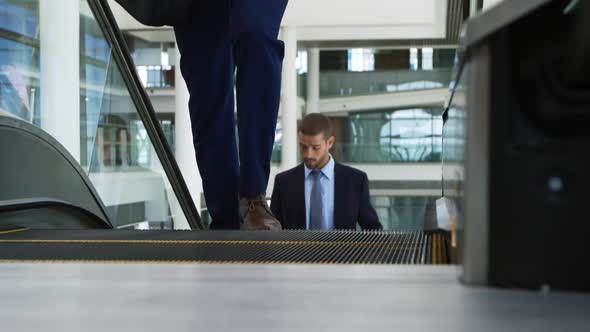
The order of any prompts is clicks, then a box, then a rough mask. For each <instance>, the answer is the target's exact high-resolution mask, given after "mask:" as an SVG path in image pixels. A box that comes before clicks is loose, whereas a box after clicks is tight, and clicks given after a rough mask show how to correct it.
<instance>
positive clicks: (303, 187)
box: [270, 113, 383, 230]
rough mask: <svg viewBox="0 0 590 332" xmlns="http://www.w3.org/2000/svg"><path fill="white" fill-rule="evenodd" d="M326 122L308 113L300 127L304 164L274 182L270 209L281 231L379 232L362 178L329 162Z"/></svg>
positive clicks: (330, 138) (331, 138)
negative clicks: (342, 230)
mask: <svg viewBox="0 0 590 332" xmlns="http://www.w3.org/2000/svg"><path fill="white" fill-rule="evenodd" d="M334 140H335V138H334V136H333V134H332V126H331V123H330V119H328V118H327V117H326V116H323V115H321V114H317V113H313V114H309V115H307V116H305V117H304V118H303V120H302V121H301V125H300V127H299V148H300V150H301V156H302V157H303V163H302V164H301V165H299V166H297V167H295V168H292V169H290V170H288V171H285V172H283V173H280V174H278V175H277V176H276V178H275V184H274V190H273V193H272V199H271V205H270V208H271V210H272V212H273V213H274V215H275V216H276V217H277V219H279V220H280V221H281V223H282V225H283V228H284V229H310V230H332V229H356V225H357V222H358V224H359V225H360V226H361V228H362V229H382V228H383V227H382V226H381V223H379V218H378V216H377V213H376V212H375V209H374V208H373V206H372V205H371V201H370V197H369V179H368V178H367V174H366V173H364V172H362V171H360V170H357V169H355V168H352V167H349V166H345V165H342V164H340V163H338V162H336V161H335V160H334V158H333V157H332V155H331V154H330V149H331V148H332V145H333V144H334Z"/></svg>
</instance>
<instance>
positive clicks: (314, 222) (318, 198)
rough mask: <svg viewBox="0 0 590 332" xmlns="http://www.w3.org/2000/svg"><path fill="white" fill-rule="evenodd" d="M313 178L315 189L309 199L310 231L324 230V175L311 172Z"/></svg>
mask: <svg viewBox="0 0 590 332" xmlns="http://www.w3.org/2000/svg"><path fill="white" fill-rule="evenodd" d="M311 176H312V177H313V187H312V188H311V196H310V198H309V229H324V215H323V213H322V207H323V202H322V184H321V183H320V179H321V178H322V173H321V172H320V171H319V170H317V169H314V170H313V171H311Z"/></svg>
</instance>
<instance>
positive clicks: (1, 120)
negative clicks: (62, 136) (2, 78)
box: [0, 116, 113, 228]
mask: <svg viewBox="0 0 590 332" xmlns="http://www.w3.org/2000/svg"><path fill="white" fill-rule="evenodd" d="M0 127H7V128H11V129H13V130H18V131H20V132H24V133H26V134H28V135H32V136H35V137H36V138H37V139H38V140H40V141H42V142H45V143H46V144H47V145H48V146H50V147H51V148H52V149H53V150H55V151H56V152H57V153H59V154H60V155H61V156H62V158H63V159H64V160H66V161H67V162H68V164H69V165H70V166H71V167H72V168H73V169H74V170H75V171H76V172H77V173H78V175H79V176H80V179H82V181H84V184H86V187H87V189H88V190H89V191H90V193H91V194H92V197H93V198H94V200H95V203H96V204H97V205H98V207H99V208H100V211H101V212H102V214H103V215H104V218H103V217H100V219H101V220H102V221H103V222H105V223H106V224H107V225H108V226H109V228H113V223H112V222H111V221H110V219H109V215H108V213H107V211H106V208H105V205H104V203H103V202H102V200H101V198H100V196H99V195H98V192H97V191H96V189H95V188H94V186H93V185H92V183H91V182H90V179H89V178H88V176H87V175H86V173H85V172H84V170H83V169H82V167H81V166H80V164H79V163H78V162H77V161H76V160H75V159H74V157H72V155H71V154H70V153H69V152H68V151H67V150H66V148H65V147H64V146H63V145H62V144H61V143H60V142H59V141H58V140H56V139H55V138H54V137H53V136H51V135H49V134H48V133H46V132H45V131H43V130H41V129H39V128H38V127H36V126H34V125H32V124H30V123H28V122H26V121H23V120H21V119H20V118H16V117H11V116H0ZM72 205H73V204H72Z"/></svg>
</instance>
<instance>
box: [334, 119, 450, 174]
mask: <svg viewBox="0 0 590 332" xmlns="http://www.w3.org/2000/svg"><path fill="white" fill-rule="evenodd" d="M442 111H443V109H442V108H412V109H395V110H384V111H376V112H362V113H356V114H351V115H350V116H348V118H347V119H346V121H345V122H344V124H343V126H345V128H343V130H342V131H343V135H341V136H340V137H337V138H336V139H337V143H336V146H337V149H338V152H339V153H340V159H341V160H342V161H344V162H353V163H414V162H440V161H441V151H442V117H441V115H442Z"/></svg>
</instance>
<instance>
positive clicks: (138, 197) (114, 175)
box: [0, 0, 453, 264]
mask: <svg viewBox="0 0 590 332" xmlns="http://www.w3.org/2000/svg"><path fill="white" fill-rule="evenodd" d="M9 3H10V5H7V6H12V7H9V8H13V10H14V15H15V16H16V17H17V19H18V17H19V16H18V15H21V16H23V17H21V18H23V21H27V22H31V21H34V22H36V21H35V19H36V20H37V21H39V22H40V23H39V28H38V29H37V30H35V29H33V30H30V29H24V28H23V29H22V30H18V31H16V32H15V31H8V30H7V29H5V28H4V27H2V28H0V43H1V42H3V39H4V40H7V41H4V43H5V44H8V45H10V44H9V43H15V42H16V43H18V42H20V43H25V46H23V48H24V49H25V50H26V52H27V53H26V54H27V57H26V58H25V57H21V58H15V57H14V56H12V57H11V56H10V55H9V56H3V57H0V61H2V62H3V63H2V65H3V66H2V67H3V68H4V70H3V71H2V72H1V75H0V77H1V78H2V80H0V82H3V83H2V85H0V87H1V90H0V108H1V109H2V113H0V142H2V144H1V145H0V156H2V160H3V162H2V163H0V260H2V261H5V262H7V261H56V260H57V261H119V262H128V261H134V262H138V261H156V262H202V263H210V262H221V263H326V264H449V263H450V262H451V261H452V257H453V255H452V247H451V245H450V241H449V234H448V232H446V231H439V230H428V231H380V232H362V231H358V232H352V231H333V232H306V231H283V232H276V233H273V232H241V231H215V232H214V231H205V230H206V225H204V224H203V222H202V221H201V219H200V217H199V214H198V212H197V208H196V206H195V205H194V203H193V200H192V199H191V196H190V193H189V191H188V189H187V186H186V184H185V182H184V180H183V178H182V176H181V173H180V171H179V168H178V165H177V164H176V162H175V159H174V156H173V153H172V151H171V148H170V146H169V145H168V144H167V142H166V139H165V135H164V133H163V131H162V128H161V127H160V125H159V122H158V119H157V116H156V113H155V111H154V109H153V107H152V105H151V103H150V100H149V98H148V96H147V94H146V92H145V90H144V89H143V87H142V85H141V83H140V79H139V77H138V75H137V73H136V71H135V67H134V64H133V61H132V59H131V56H130V53H129V51H128V49H127V47H126V44H125V41H124V38H123V35H122V33H121V31H119V29H118V27H117V25H116V22H115V20H114V17H113V15H112V13H111V11H110V8H109V6H108V3H107V1H106V0H87V1H81V2H80V8H79V12H80V22H79V30H80V31H81V33H80V35H81V36H80V49H81V50H80V57H79V59H78V58H75V59H74V60H75V61H79V62H80V66H79V68H80V73H79V82H78V83H77V86H76V87H75V89H73V90H70V95H69V96H70V97H71V98H76V96H71V95H72V94H74V93H76V91H77V90H79V91H80V93H79V94H80V104H79V109H80V112H78V109H77V105H78V104H76V107H71V105H70V104H68V103H66V101H65V100H64V98H66V97H68V94H62V91H60V90H59V89H58V90H55V89H54V88H53V86H52V84H53V85H55V84H56V83H58V84H59V83H61V80H62V79H64V77H67V76H68V75H70V77H76V75H78V73H77V72H70V71H71V67H75V66H69V64H66V63H62V64H61V65H62V66H63V72H61V73H57V74H55V73H53V72H51V71H46V69H45V68H44V67H43V64H44V63H48V61H49V59H48V57H50V56H53V57H55V56H56V52H57V51H56V50H53V49H49V50H48V49H47V48H44V47H47V46H46V44H44V43H43V42H42V38H40V36H41V37H43V36H44V34H50V33H52V30H50V29H49V28H44V24H48V23H47V22H45V23H43V20H42V19H41V17H42V15H43V14H45V13H46V12H49V13H51V12H53V13H55V11H56V10H58V11H59V8H58V9H55V8H51V9H48V8H46V7H44V3H45V5H46V1H45V0H40V1H39V2H38V3H39V6H38V7H35V5H34V4H35V3H36V2H35V1H33V2H20V1H10V2H9ZM61 10H62V11H69V10H71V8H69V7H68V8H61ZM70 14H72V13H70ZM26 15H29V16H32V17H29V16H26ZM35 15H37V16H35ZM64 15H67V13H65V14H64ZM72 15H75V13H73V14H72ZM46 20H49V21H51V19H46ZM51 23H52V24H53V25H52V27H51V29H53V30H55V31H60V29H63V31H62V32H63V33H71V31H70V30H72V29H71V28H69V27H68V26H66V25H65V24H64V23H63V22H60V21H59V19H55V18H54V19H53V21H52V22H51ZM60 24H61V25H62V27H61V28H60ZM56 25H57V26H56ZM2 29H4V30H2ZM39 34H40V36H39ZM40 40H41V41H40ZM29 55H30V58H28V56H29ZM64 56H68V55H67V54H66V55H64ZM8 67H10V68H12V69H11V70H10V71H9V70H6V68H8ZM23 68H27V69H29V70H28V71H27V70H23ZM64 89H66V90H67V89H68V87H64ZM47 91H49V92H51V93H55V94H61V95H60V96H59V97H60V98H61V99H60V98H57V97H55V96H48V95H47V94H48V92H47ZM52 97H55V98H54V99H58V100H56V101H55V100H54V101H53V103H40V102H38V100H41V101H47V100H51V98H52ZM40 104H42V105H40ZM48 105H50V106H48ZM44 107H45V108H44ZM78 117H79V118H80V126H79V128H78V126H77V123H74V126H72V125H71V123H70V122H71V121H72V120H71V119H77V118H78ZM59 119H64V120H63V122H60V121H59ZM56 120H57V121H56ZM74 121H75V120H74ZM8 142H10V143H8ZM145 220H149V222H145ZM160 224H162V225H167V226H166V227H161V228H162V229H159V230H154V228H155V227H152V226H153V225H160ZM138 225H143V226H142V227H145V228H143V229H149V230H145V231H140V230H132V229H137V228H140V229H141V227H138ZM146 225H147V226H146ZM182 225H184V227H182ZM179 228H185V229H187V230H184V231H181V230H171V229H179Z"/></svg>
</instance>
